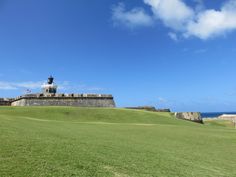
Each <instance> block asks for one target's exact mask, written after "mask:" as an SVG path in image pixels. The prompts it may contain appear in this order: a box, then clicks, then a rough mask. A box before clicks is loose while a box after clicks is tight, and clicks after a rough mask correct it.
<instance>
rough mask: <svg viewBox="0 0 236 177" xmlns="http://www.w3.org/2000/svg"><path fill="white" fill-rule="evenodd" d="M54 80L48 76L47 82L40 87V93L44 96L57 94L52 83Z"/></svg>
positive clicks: (55, 86) (55, 87)
mask: <svg viewBox="0 0 236 177" xmlns="http://www.w3.org/2000/svg"><path fill="white" fill-rule="evenodd" d="M53 80H54V78H53V77H52V76H50V77H49V78H48V82H47V83H45V84H43V85H42V91H43V93H44V94H55V93H57V85H55V84H54V82H53Z"/></svg>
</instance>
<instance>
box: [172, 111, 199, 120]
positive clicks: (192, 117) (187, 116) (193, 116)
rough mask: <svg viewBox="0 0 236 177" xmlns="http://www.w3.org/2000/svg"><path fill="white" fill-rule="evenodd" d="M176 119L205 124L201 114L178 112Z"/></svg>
mask: <svg viewBox="0 0 236 177" xmlns="http://www.w3.org/2000/svg"><path fill="white" fill-rule="evenodd" d="M175 117H176V118H177V119H184V120H189V121H193V122H198V123H203V121H202V117H201V113H200V112H176V113H175Z"/></svg>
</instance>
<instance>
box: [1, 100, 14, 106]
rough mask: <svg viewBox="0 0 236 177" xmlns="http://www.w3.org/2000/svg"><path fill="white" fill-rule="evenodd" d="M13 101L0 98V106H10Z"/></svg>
mask: <svg viewBox="0 0 236 177" xmlns="http://www.w3.org/2000/svg"><path fill="white" fill-rule="evenodd" d="M12 101H13V99H10V98H9V99H8V98H0V106H11V102H12Z"/></svg>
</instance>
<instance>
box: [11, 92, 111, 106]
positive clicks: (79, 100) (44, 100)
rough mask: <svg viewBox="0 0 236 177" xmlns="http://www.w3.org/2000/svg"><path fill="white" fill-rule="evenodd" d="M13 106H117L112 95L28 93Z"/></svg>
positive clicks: (15, 101) (17, 99) (16, 100)
mask: <svg viewBox="0 0 236 177" xmlns="http://www.w3.org/2000/svg"><path fill="white" fill-rule="evenodd" d="M11 106H79V107H115V102H114V99H113V96H112V95H105V94H27V95H23V96H20V97H17V98H16V99H15V100H14V101H13V102H12V103H11Z"/></svg>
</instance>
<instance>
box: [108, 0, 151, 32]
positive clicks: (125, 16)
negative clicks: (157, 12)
mask: <svg viewBox="0 0 236 177" xmlns="http://www.w3.org/2000/svg"><path fill="white" fill-rule="evenodd" d="M112 20H113V23H114V25H119V24H121V25H124V26H126V27H129V28H133V27H139V26H151V25H152V24H153V19H152V17H151V16H149V15H148V14H147V13H146V12H145V11H144V10H143V9H142V8H133V9H132V10H130V11H127V10H126V9H125V5H124V4H123V3H119V4H118V5H117V6H114V7H113V8H112Z"/></svg>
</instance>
